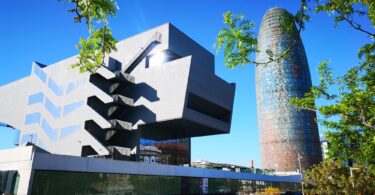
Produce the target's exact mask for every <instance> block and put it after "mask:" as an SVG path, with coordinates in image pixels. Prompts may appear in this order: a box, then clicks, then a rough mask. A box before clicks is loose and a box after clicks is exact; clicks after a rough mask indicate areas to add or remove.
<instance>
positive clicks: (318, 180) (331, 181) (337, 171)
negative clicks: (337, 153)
mask: <svg viewBox="0 0 375 195" xmlns="http://www.w3.org/2000/svg"><path fill="white" fill-rule="evenodd" d="M350 172H351V171H350V168H349V167H347V166H345V165H344V164H343V163H341V162H339V161H332V160H325V161H323V162H322V163H320V164H317V165H314V166H313V167H312V168H310V169H309V170H307V171H306V172H305V179H304V181H303V185H304V186H305V187H306V188H305V189H306V190H305V193H307V194H374V193H375V188H374V186H375V175H374V174H372V173H369V172H366V168H365V167H364V166H363V165H361V164H356V165H354V169H352V174H353V177H351V176H350ZM353 184H354V187H353Z"/></svg>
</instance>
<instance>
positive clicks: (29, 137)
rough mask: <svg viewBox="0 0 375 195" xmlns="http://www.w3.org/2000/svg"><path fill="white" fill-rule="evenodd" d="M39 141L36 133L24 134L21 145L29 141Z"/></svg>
mask: <svg viewBox="0 0 375 195" xmlns="http://www.w3.org/2000/svg"><path fill="white" fill-rule="evenodd" d="M37 141H38V137H37V135H36V134H35V133H32V134H25V135H22V138H21V142H20V145H22V144H25V143H27V142H30V143H37Z"/></svg>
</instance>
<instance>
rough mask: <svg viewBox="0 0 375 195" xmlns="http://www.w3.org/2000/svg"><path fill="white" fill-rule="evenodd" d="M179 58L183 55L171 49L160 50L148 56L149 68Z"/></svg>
mask: <svg viewBox="0 0 375 195" xmlns="http://www.w3.org/2000/svg"><path fill="white" fill-rule="evenodd" d="M179 58H181V57H180V56H178V55H177V54H175V53H174V52H172V51H170V50H164V51H159V52H156V53H154V54H152V55H149V56H147V68H149V67H153V66H158V65H160V64H164V63H166V62H170V61H173V60H176V59H179Z"/></svg>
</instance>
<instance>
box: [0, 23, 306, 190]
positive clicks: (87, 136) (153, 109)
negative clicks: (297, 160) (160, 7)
mask: <svg viewBox="0 0 375 195" xmlns="http://www.w3.org/2000/svg"><path fill="white" fill-rule="evenodd" d="M117 48H118V51H116V52H113V53H111V54H110V55H109V56H108V57H107V58H106V66H105V67H101V68H100V69H98V71H97V73H95V74H91V75H90V74H88V73H85V74H80V73H79V72H78V70H76V69H71V68H70V66H71V64H73V63H75V62H76V60H77V56H73V57H71V58H68V59H65V60H62V61H60V62H57V63H54V64H51V65H45V64H42V63H39V62H33V63H32V69H31V74H30V76H28V77H25V78H22V79H20V80H18V81H15V82H13V83H10V84H8V85H5V86H2V87H0V108H1V110H0V121H2V124H3V125H4V126H8V127H11V128H14V129H17V131H19V138H18V139H17V144H18V145H19V147H18V148H15V149H12V150H4V151H0V192H7V193H11V194H12V193H17V194H126V193H130V194H145V193H146V194H189V193H196V194H200V193H204V194H206V193H228V192H239V191H242V190H243V189H248V190H251V191H256V190H258V189H264V188H265V187H267V186H272V185H273V186H275V185H280V188H282V189H284V190H288V189H289V190H296V189H297V187H296V186H297V184H296V183H298V182H299V177H298V176H287V177H278V176H266V175H259V174H251V173H234V172H233V173H232V172H226V171H218V170H206V169H199V168H190V167H186V166H189V165H190V161H191V158H190V153H191V152H190V147H191V138H192V137H197V136H207V135H215V134H224V133H229V132H230V126H231V118H232V109H233V101H234V93H235V85H234V84H232V83H228V82H226V81H224V80H223V79H221V78H220V77H218V76H216V75H215V64H214V56H213V55H212V54H211V53H210V52H209V51H207V50H206V49H204V48H203V47H202V46H200V45H199V44H197V43H196V42H194V41H193V40H192V39H190V38H189V37H188V36H186V35H185V34H184V33H182V32H181V31H179V30H178V29H177V28H176V27H174V26H173V25H171V24H169V23H167V24H164V25H161V26H159V27H156V28H153V29H151V30H149V31H146V32H143V33H140V34H138V35H135V36H133V37H130V38H128V39H125V40H123V41H120V42H119V43H118V44H117ZM229 144H230V143H229ZM25 145H28V146H25ZM132 161H141V162H132ZM160 164H168V165H160ZM176 165H180V166H176ZM181 165H183V166H181Z"/></svg>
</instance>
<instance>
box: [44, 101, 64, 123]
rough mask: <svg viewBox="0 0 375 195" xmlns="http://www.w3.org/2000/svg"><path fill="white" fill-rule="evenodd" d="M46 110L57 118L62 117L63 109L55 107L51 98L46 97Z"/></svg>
mask: <svg viewBox="0 0 375 195" xmlns="http://www.w3.org/2000/svg"><path fill="white" fill-rule="evenodd" d="M44 106H45V108H46V109H47V110H48V112H49V113H50V114H51V115H52V116H53V117H55V118H59V117H60V113H61V107H58V106H55V105H54V104H53V103H52V102H51V100H50V99H49V98H47V97H46V102H45V103H44Z"/></svg>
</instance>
